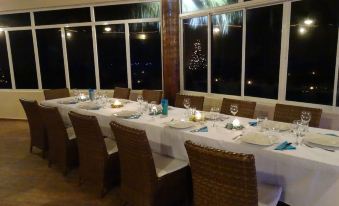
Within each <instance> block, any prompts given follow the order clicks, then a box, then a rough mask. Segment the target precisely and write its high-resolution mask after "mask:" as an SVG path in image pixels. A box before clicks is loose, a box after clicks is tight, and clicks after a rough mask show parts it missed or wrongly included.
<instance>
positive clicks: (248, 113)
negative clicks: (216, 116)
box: [220, 98, 257, 118]
mask: <svg viewBox="0 0 339 206" xmlns="http://www.w3.org/2000/svg"><path fill="white" fill-rule="evenodd" d="M232 104H237V105H238V113H237V114H236V115H237V116H239V117H246V118H253V116H254V112H255V106H256V104H257V103H256V102H251V101H244V100H236V99H228V98H224V99H223V100H222V105H221V109H220V113H223V114H228V115H232V114H231V112H230V106H231V105H232Z"/></svg>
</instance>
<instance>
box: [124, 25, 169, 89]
mask: <svg viewBox="0 0 339 206" xmlns="http://www.w3.org/2000/svg"><path fill="white" fill-rule="evenodd" d="M129 29H130V44H131V46H130V48H131V69H132V88H133V89H162V64H161V36H160V23H157V22H155V23H139V24H130V25H129Z"/></svg>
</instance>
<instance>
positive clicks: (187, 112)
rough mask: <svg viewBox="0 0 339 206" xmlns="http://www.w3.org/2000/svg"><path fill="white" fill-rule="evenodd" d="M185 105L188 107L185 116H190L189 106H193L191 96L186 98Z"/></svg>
mask: <svg viewBox="0 0 339 206" xmlns="http://www.w3.org/2000/svg"><path fill="white" fill-rule="evenodd" d="M183 105H184V107H185V108H186V112H185V116H186V118H189V115H190V114H189V112H190V111H189V108H190V106H191V99H190V98H184V101H183Z"/></svg>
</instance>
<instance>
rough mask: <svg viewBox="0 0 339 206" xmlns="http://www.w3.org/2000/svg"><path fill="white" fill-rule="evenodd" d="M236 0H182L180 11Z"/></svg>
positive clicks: (220, 4)
mask: <svg viewBox="0 0 339 206" xmlns="http://www.w3.org/2000/svg"><path fill="white" fill-rule="evenodd" d="M237 2H238V0H182V1H181V3H182V12H184V13H185V12H190V11H197V10H201V9H208V8H214V7H218V6H224V5H227V4H234V3H237Z"/></svg>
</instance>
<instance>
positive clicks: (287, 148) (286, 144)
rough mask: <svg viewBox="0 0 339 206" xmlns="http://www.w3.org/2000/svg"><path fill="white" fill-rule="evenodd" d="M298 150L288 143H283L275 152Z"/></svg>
mask: <svg viewBox="0 0 339 206" xmlns="http://www.w3.org/2000/svg"><path fill="white" fill-rule="evenodd" d="M295 149H296V148H295V147H294V146H293V145H292V144H291V143H288V142H287V141H285V142H283V143H281V144H280V145H278V146H277V147H276V148H275V150H281V151H283V150H295Z"/></svg>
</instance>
